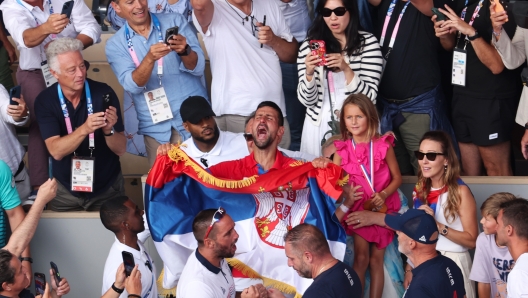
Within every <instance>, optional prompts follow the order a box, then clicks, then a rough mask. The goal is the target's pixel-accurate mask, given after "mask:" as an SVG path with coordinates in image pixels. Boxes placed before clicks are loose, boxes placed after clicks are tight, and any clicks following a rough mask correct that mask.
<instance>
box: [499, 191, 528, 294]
mask: <svg viewBox="0 0 528 298" xmlns="http://www.w3.org/2000/svg"><path fill="white" fill-rule="evenodd" d="M500 208H501V209H500V211H499V216H498V217H497V224H498V226H497V244H498V245H505V246H507V247H508V250H509V251H510V254H511V256H512V258H513V259H514V260H515V265H514V267H513V269H512V271H510V274H508V284H507V292H508V297H525V296H526V295H527V294H528V284H527V283H526V281H527V280H528V221H527V220H526V218H527V217H528V202H527V201H526V200H525V199H515V200H512V201H508V202H505V203H502V204H501V206H500Z"/></svg>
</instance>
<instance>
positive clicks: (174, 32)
mask: <svg viewBox="0 0 528 298" xmlns="http://www.w3.org/2000/svg"><path fill="white" fill-rule="evenodd" d="M178 31H179V28H178V26H174V27H172V28H169V29H167V30H166V31H165V43H166V44H169V39H170V37H171V36H173V35H178Z"/></svg>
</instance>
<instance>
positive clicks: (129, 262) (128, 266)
mask: <svg viewBox="0 0 528 298" xmlns="http://www.w3.org/2000/svg"><path fill="white" fill-rule="evenodd" d="M121 254H122V255H123V264H125V275H126V276H130V273H132V269H134V266H136V263H135V262H134V256H133V255H132V254H131V253H129V252H128V251H122V252H121Z"/></svg>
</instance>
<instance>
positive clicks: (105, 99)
mask: <svg viewBox="0 0 528 298" xmlns="http://www.w3.org/2000/svg"><path fill="white" fill-rule="evenodd" d="M111 106H112V104H111V103H110V93H107V94H105V95H103V112H105V113H106V110H108V109H110V107H111Z"/></svg>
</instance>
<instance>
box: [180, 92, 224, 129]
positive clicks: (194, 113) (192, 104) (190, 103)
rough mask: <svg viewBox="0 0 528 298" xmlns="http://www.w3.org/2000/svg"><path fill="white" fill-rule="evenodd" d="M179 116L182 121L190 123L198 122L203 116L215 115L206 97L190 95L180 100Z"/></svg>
mask: <svg viewBox="0 0 528 298" xmlns="http://www.w3.org/2000/svg"><path fill="white" fill-rule="evenodd" d="M180 116H181V117H182V120H183V122H185V121H189V122H191V123H192V124H198V123H200V121H202V119H203V118H205V117H211V116H216V114H215V113H214V112H213V109H212V108H211V104H210V103H209V102H208V101H207V99H205V98H203V97H201V96H190V97H188V98H187V99H186V100H184V101H183V102H182V104H181V107H180Z"/></svg>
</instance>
